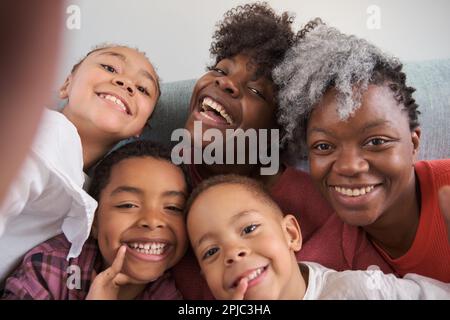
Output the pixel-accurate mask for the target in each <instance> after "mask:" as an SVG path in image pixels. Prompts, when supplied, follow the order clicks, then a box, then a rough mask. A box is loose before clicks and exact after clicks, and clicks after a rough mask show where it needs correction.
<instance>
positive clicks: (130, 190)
mask: <svg viewBox="0 0 450 320" xmlns="http://www.w3.org/2000/svg"><path fill="white" fill-rule="evenodd" d="M119 193H133V194H137V195H143V194H144V191H143V190H142V189H139V188H136V187H132V186H119V187H117V188H115V189H114V190H113V191H112V192H111V196H113V195H116V194H119ZM162 196H163V197H182V198H184V199H186V198H187V194H186V193H185V192H183V191H176V190H169V191H164V192H163V193H162Z"/></svg>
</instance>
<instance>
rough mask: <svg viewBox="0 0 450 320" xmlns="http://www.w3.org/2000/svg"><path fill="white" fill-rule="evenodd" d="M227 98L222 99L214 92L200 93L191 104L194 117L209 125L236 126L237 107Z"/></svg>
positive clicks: (237, 121) (237, 117)
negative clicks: (194, 103) (193, 103)
mask: <svg viewBox="0 0 450 320" xmlns="http://www.w3.org/2000/svg"><path fill="white" fill-rule="evenodd" d="M228 100H229V99H226V98H225V99H222V98H221V97H219V96H218V95H216V94H215V93H206V92H205V93H203V94H201V95H200V98H199V99H198V100H197V103H196V105H194V106H193V110H192V112H193V114H194V118H195V119H196V120H200V121H202V122H204V123H205V124H208V125H209V126H211V127H218V128H221V127H222V128H234V127H236V126H237V124H238V123H239V116H238V114H239V113H238V108H237V107H234V106H233V105H232V103H230V101H228ZM231 102H232V101H231Z"/></svg>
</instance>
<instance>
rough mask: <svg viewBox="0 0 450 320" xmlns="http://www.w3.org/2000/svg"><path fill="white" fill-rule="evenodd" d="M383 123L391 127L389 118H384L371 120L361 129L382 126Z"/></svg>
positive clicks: (365, 129)
mask: <svg viewBox="0 0 450 320" xmlns="http://www.w3.org/2000/svg"><path fill="white" fill-rule="evenodd" d="M384 125H388V126H391V127H392V122H391V121H389V120H384V119H378V120H374V121H372V122H369V123H368V124H367V125H366V126H364V127H363V128H362V129H361V131H362V132H364V131H367V130H369V129H372V128H376V127H380V126H384Z"/></svg>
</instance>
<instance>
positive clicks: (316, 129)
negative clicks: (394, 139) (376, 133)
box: [308, 119, 392, 137]
mask: <svg viewBox="0 0 450 320" xmlns="http://www.w3.org/2000/svg"><path fill="white" fill-rule="evenodd" d="M384 125H389V126H392V122H391V121H389V120H384V119H378V120H374V121H372V122H369V123H368V124H366V125H365V126H364V127H362V128H361V129H360V131H361V132H365V131H368V130H370V129H372V128H376V127H380V126H384ZM308 132H309V133H311V132H321V133H325V134H327V135H330V136H333V137H334V136H335V135H334V133H333V132H331V131H329V130H327V129H324V128H320V127H312V128H311V129H309V130H308Z"/></svg>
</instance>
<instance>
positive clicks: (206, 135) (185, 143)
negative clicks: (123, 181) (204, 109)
mask: <svg viewBox="0 0 450 320" xmlns="http://www.w3.org/2000/svg"><path fill="white" fill-rule="evenodd" d="M171 141H175V142H178V144H177V145H175V147H174V148H173V149H172V154H171V157H172V162H173V163H175V164H177V165H179V164H182V163H183V164H208V165H211V164H259V165H261V168H260V174H261V175H274V174H276V173H277V172H278V170H279V167H280V134H279V130H278V129H258V130H257V129H247V130H245V131H244V130H242V129H226V130H225V133H224V132H223V131H221V130H219V129H216V128H210V129H207V130H205V131H204V132H203V128H202V122H201V121H194V136H193V137H192V136H191V133H190V132H189V130H187V129H184V128H180V129H176V130H174V131H173V132H172V136H171ZM203 141H207V142H210V143H209V144H208V145H207V146H205V147H204V148H202V142H203ZM192 144H193V145H192Z"/></svg>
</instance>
